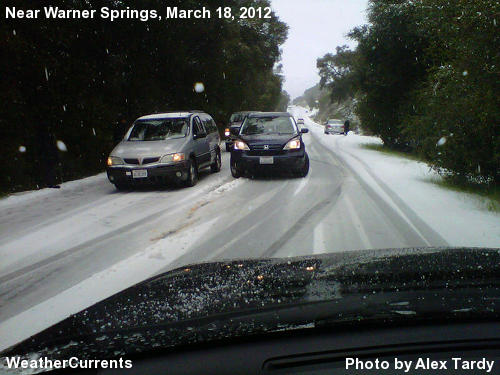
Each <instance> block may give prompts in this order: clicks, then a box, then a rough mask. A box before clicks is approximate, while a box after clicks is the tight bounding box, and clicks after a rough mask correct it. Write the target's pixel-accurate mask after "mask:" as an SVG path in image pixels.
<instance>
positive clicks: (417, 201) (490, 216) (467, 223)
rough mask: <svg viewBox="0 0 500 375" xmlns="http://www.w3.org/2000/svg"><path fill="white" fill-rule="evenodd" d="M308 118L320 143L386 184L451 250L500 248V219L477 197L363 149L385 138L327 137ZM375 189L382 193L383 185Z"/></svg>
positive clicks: (409, 163)
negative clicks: (440, 184)
mask: <svg viewBox="0 0 500 375" xmlns="http://www.w3.org/2000/svg"><path fill="white" fill-rule="evenodd" d="M304 118H305V119H306V125H307V126H308V128H309V129H310V131H311V132H312V134H313V135H314V136H315V138H316V139H318V140H319V141H320V142H321V143H322V144H323V145H325V146H327V147H328V148H330V149H331V150H333V151H334V152H335V153H336V154H337V155H339V157H341V158H342V159H343V160H344V161H345V162H346V163H348V164H349V166H350V167H351V168H352V169H353V170H354V171H356V173H358V175H359V176H360V177H361V178H363V180H364V181H365V182H367V183H369V184H370V185H371V186H374V185H380V184H379V183H378V182H377V180H378V181H380V182H381V183H382V184H384V185H385V189H387V188H388V189H389V190H390V192H391V193H392V194H394V195H395V196H396V197H398V198H399V199H401V200H402V201H403V202H404V203H405V204H406V205H407V206H408V207H410V209H411V210H413V211H414V212H415V214H416V215H417V216H418V217H419V218H420V219H421V220H423V221H424V222H425V223H426V224H427V225H429V226H430V227H431V228H433V229H434V230H435V231H436V232H437V233H439V234H440V235H441V236H442V237H443V238H444V239H445V240H446V242H448V244H449V245H450V246H471V247H500V215H499V214H497V213H494V212H490V211H488V210H487V209H486V208H485V207H484V204H481V202H480V200H478V198H477V197H476V196H474V195H472V194H467V193H461V192H455V191H451V190H448V189H444V188H441V187H439V186H438V185H436V184H433V183H432V181H433V180H434V181H436V180H439V179H440V177H439V175H437V174H436V173H435V172H433V171H432V170H430V168H429V166H428V165H427V164H425V163H422V162H418V161H413V160H408V159H405V158H400V157H397V156H393V155H385V154H382V153H380V152H377V151H374V150H368V149H365V148H363V145H365V144H380V143H381V141H380V139H379V138H376V137H367V136H360V135H356V134H353V133H350V134H349V135H348V136H347V137H345V136H338V135H325V134H324V128H323V126H321V125H319V124H316V123H315V122H314V121H312V120H311V119H310V118H307V117H304ZM374 188H375V189H378V190H381V187H380V186H374ZM392 194H391V195H392ZM392 203H393V204H394V202H392Z"/></svg>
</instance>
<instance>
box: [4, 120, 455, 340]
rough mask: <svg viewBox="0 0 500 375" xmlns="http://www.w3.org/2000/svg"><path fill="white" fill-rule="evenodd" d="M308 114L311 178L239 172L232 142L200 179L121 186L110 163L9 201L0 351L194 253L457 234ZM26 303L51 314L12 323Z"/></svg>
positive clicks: (288, 251)
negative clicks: (429, 217) (424, 215)
mask: <svg viewBox="0 0 500 375" xmlns="http://www.w3.org/2000/svg"><path fill="white" fill-rule="evenodd" d="M306 125H308V126H309V128H310V129H311V132H310V133H309V134H306V135H305V137H304V140H305V143H306V145H307V150H308V153H309V156H310V161H311V170H310V173H309V175H308V176H307V177H306V178H305V179H300V178H299V179H296V178H291V179H290V178H257V179H253V180H250V179H246V178H241V179H238V180H235V179H233V178H232V177H231V175H230V172H229V155H228V154H227V153H224V154H223V168H222V171H221V172H220V173H218V174H210V173H209V172H205V173H203V174H202V175H201V177H200V181H199V183H198V185H197V186H196V187H194V188H189V189H182V188H181V189H178V188H167V189H165V190H158V189H148V190H138V191H132V192H117V191H116V190H115V189H114V187H113V186H112V185H111V184H110V183H109V182H108V181H107V178H106V176H105V175H104V174H101V175H98V176H95V177H90V178H88V179H85V180H82V181H80V182H70V183H68V184H66V185H64V186H63V188H62V189H61V190H58V191H55V190H54V191H48V192H47V191H43V192H42V191H39V192H34V193H30V194H31V195H25V196H14V197H10V198H8V199H6V200H4V201H3V202H0V210H1V214H0V258H1V259H2V262H1V263H0V337H2V336H3V337H4V338H5V337H7V336H8V338H7V339H4V341H2V340H3V339H0V350H1V349H2V347H5V346H8V345H9V344H12V343H14V342H15V341H17V340H20V339H22V338H25V337H28V336H29V335H30V334H33V333H35V332H37V330H40V329H42V328H45V327H47V326H49V325H50V324H53V323H55V322H56V321H58V320H60V319H62V318H63V317H65V316H68V315H69V314H71V313H73V312H76V311H78V310H79V309H81V308H84V307H85V306H88V305H90V304H92V303H95V302H97V301H98V300H99V299H101V298H105V297H107V296H109V295H111V294H112V293H114V292H117V291H119V290H120V289H123V288H125V287H128V286H130V285H132V284H134V283H136V282H138V281H140V280H143V279H146V278H147V277H149V276H152V275H154V274H157V273H159V272H162V271H166V270H170V269H173V268H175V267H178V266H185V265H187V264H190V263H199V262H202V261H211V260H216V259H227V258H253V257H288V256H296V255H310V254H319V253H325V252H337V251H343V250H357V249H378V248H403V247H417V246H447V245H448V242H447V241H446V240H445V239H443V237H442V236H441V235H439V234H438V233H436V231H434V230H433V229H432V228H431V227H430V226H429V225H428V224H426V223H425V222H424V220H422V219H421V218H420V217H419V216H418V215H417V214H416V213H415V212H414V210H412V209H411V208H410V206H408V205H407V204H406V203H405V202H403V201H402V200H401V199H399V198H398V197H397V196H395V194H393V193H392V191H391V190H390V189H389V188H388V187H387V186H386V185H385V184H384V183H383V182H382V181H380V180H378V179H377V177H376V176H374V175H373V172H372V171H371V170H370V167H369V166H368V165H365V164H363V163H359V167H357V168H353V167H352V164H348V163H346V162H345V160H344V158H345V157H346V156H347V155H346V154H343V153H342V152H339V151H338V148H336V147H335V145H336V143H337V142H342V141H343V139H342V138H343V137H342V136H324V135H323V134H322V130H321V127H319V126H318V125H315V124H313V123H312V122H311V121H310V120H308V119H307V120H306ZM323 136H324V137H331V140H330V141H331V142H334V143H333V144H334V146H333V147H327V146H325V144H324V143H323V142H320V139H321V137H323ZM371 180H373V181H371ZM370 181H371V182H370ZM68 298H69V299H70V300H68ZM48 301H51V302H50V304H49V303H48ZM62 301H64V302H62ZM28 313H31V314H45V315H50V317H48V318H44V319H45V320H44V321H43V322H41V323H40V324H39V326H31V327H28V328H27V329H25V330H24V331H23V332H17V333H15V334H14V333H13V330H14V329H15V327H16V325H19V324H20V323H21V322H22V320H23V319H26V314H28ZM39 316H40V315H39Z"/></svg>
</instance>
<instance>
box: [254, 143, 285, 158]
mask: <svg viewBox="0 0 500 375" xmlns="http://www.w3.org/2000/svg"><path fill="white" fill-rule="evenodd" d="M266 146H267V147H268V148H266ZM249 147H250V155H253V156H266V155H277V154H280V153H281V151H282V150H283V146H282V145H280V144H272V145H271V144H269V145H255V146H249Z"/></svg>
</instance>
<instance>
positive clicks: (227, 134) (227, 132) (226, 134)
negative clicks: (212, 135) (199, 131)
mask: <svg viewBox="0 0 500 375" xmlns="http://www.w3.org/2000/svg"><path fill="white" fill-rule="evenodd" d="M224 135H225V136H226V137H229V136H230V135H231V132H230V131H229V128H227V129H226V130H224Z"/></svg>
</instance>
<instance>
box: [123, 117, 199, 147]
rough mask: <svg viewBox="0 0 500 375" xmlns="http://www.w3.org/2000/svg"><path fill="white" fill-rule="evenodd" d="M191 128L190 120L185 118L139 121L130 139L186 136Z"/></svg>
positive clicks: (157, 139) (145, 139)
mask: <svg viewBox="0 0 500 375" xmlns="http://www.w3.org/2000/svg"><path fill="white" fill-rule="evenodd" d="M188 129H189V120H188V119H185V118H177V119H176V118H172V119H170V118H169V119H162V120H141V121H137V122H136V123H135V124H134V126H133V128H132V131H131V132H130V136H129V137H128V140H129V141H163V140H165V139H170V138H182V137H185V136H186V134H187V132H188Z"/></svg>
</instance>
